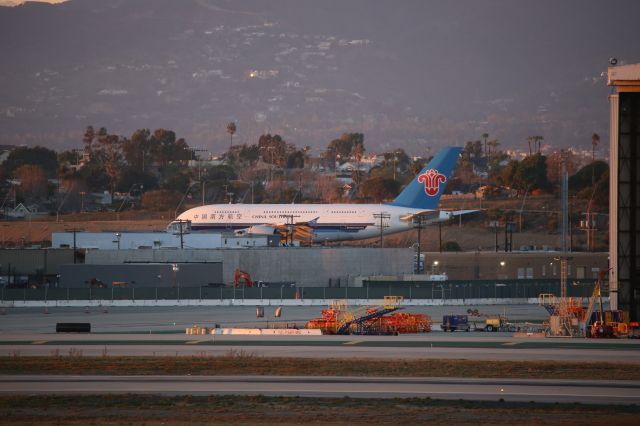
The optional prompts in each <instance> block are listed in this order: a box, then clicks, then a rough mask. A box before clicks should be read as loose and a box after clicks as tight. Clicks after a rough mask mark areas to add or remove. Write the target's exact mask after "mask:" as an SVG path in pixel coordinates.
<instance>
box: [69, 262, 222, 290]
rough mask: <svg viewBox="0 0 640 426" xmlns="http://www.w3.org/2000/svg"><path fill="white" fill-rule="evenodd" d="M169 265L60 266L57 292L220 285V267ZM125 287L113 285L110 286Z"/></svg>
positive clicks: (204, 264) (219, 265)
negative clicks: (96, 287) (62, 289)
mask: <svg viewBox="0 0 640 426" xmlns="http://www.w3.org/2000/svg"><path fill="white" fill-rule="evenodd" d="M177 266H178V271H177V272H175V273H174V271H173V269H172V268H173V267H172V264H170V263H149V264H125V265H95V264H94V265H86V264H84V265H63V266H62V267H61V268H60V282H59V285H58V287H60V288H88V287H91V286H92V281H93V282H94V284H93V286H95V285H97V282H95V281H96V280H98V281H100V283H102V284H103V285H104V286H105V287H107V288H110V287H112V286H122V287H125V288H127V287H135V288H140V287H200V286H206V285H208V284H209V283H221V282H222V263H178V264H177ZM114 282H117V283H127V284H116V285H114V284H113V283H114Z"/></svg>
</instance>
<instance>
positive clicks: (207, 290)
mask: <svg viewBox="0 0 640 426" xmlns="http://www.w3.org/2000/svg"><path fill="white" fill-rule="evenodd" d="M593 286H594V281H593V280H581V281H578V282H572V283H570V284H569V285H568V286H567V294H568V295H569V296H571V297H588V296H591V294H592V292H593ZM541 293H552V294H555V295H560V282H559V281H557V280H508V281H444V282H428V283H425V282H421V283H418V282H405V281H403V282H385V281H382V282H373V281H369V282H365V286H364V287H277V288H273V287H257V288H256V287H253V288H233V287H221V288H213V287H155V288H143V287H140V288H133V287H132V288H117V287H112V288H22V289H15V288H2V289H1V292H0V301H2V302H10V301H48V300H52V301H56V300H59V301H64V300H105V301H106V300H203V299H205V300H212V299H219V300H225V299H280V300H282V299H382V298H384V296H403V297H404V298H405V299H490V298H531V297H538V295H539V294H541Z"/></svg>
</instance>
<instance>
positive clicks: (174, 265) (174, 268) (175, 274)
mask: <svg viewBox="0 0 640 426" xmlns="http://www.w3.org/2000/svg"><path fill="white" fill-rule="evenodd" d="M171 270H172V271H173V287H180V286H179V284H178V271H179V270H180V267H179V266H178V264H177V263H172V264H171Z"/></svg>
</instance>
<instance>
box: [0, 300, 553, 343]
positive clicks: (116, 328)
mask: <svg viewBox="0 0 640 426" xmlns="http://www.w3.org/2000/svg"><path fill="white" fill-rule="evenodd" d="M277 307H278V305H277V304H274V305H273V306H265V307H264V315H265V316H264V318H256V307H250V306H167V307H161V306H157V307H142V306H141V307H110V308H106V307H80V308H72V307H55V308H47V309H45V308H2V309H0V336H2V335H4V334H7V333H9V334H14V333H25V332H26V333H51V332H55V326H56V323H58V322H85V323H86V322H88V323H91V331H92V332H105V333H123V332H147V333H155V332H167V331H174V332H176V331H177V332H184V330H185V328H187V327H192V326H193V325H200V326H203V327H214V326H215V325H216V324H218V325H219V326H220V327H259V328H269V326H272V325H273V324H274V323H279V324H283V323H287V324H289V325H290V326H293V325H296V326H298V327H300V328H302V327H304V325H305V324H306V322H307V321H309V320H310V319H312V318H317V317H319V316H320V312H321V310H322V309H324V308H322V307H318V306H285V307H283V308H282V315H281V317H279V318H275V317H274V313H275V310H276V308H277ZM468 309H472V310H475V309H477V310H478V312H479V313H480V314H486V315H498V314H500V315H505V316H507V317H508V318H509V320H511V321H518V322H523V321H535V322H539V323H540V322H542V321H544V320H546V319H547V317H548V314H547V312H546V311H545V309H544V308H543V307H541V306H538V305H491V306H408V307H406V308H404V309H403V310H402V312H409V313H422V314H427V315H429V316H431V319H432V320H433V322H434V324H439V323H440V322H441V321H442V315H445V314H467V310H468ZM3 313H4V315H2V314H3ZM469 320H470V321H476V322H477V323H478V324H481V323H483V322H484V317H475V318H474V317H470V318H469Z"/></svg>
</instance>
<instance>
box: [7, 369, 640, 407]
mask: <svg viewBox="0 0 640 426" xmlns="http://www.w3.org/2000/svg"><path fill="white" fill-rule="evenodd" d="M123 393H138V394H163V395H184V394H188V395H212V394H214V395H215V394H218V395H266V396H303V397H343V396H348V397H352V398H391V397H393V398H400V397H405V398H406V397H422V398H426V397H430V398H438V399H456V400H459V399H465V400H493V401H497V400H501V399H502V400H504V401H514V402H515V401H520V402H530V401H534V402H562V403H578V402H579V403H582V404H638V403H640V382H624V383H622V382H608V381H586V380H562V381H559V380H522V379H456V378H453V379H452V378H411V377H408V378H407V377H306V376H289V377H288V376H277V377H275V376H52V375H21V376H0V395H2V394H5V395H16V394H18V395H20V394H28V395H38V394H65V395H69V394H72V395H73V394H81V395H87V394H123Z"/></svg>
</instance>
